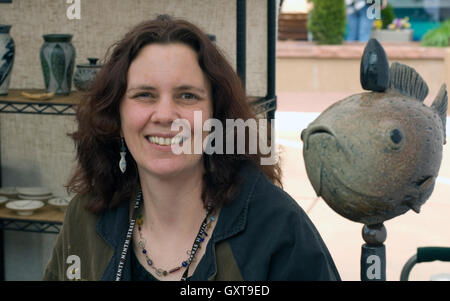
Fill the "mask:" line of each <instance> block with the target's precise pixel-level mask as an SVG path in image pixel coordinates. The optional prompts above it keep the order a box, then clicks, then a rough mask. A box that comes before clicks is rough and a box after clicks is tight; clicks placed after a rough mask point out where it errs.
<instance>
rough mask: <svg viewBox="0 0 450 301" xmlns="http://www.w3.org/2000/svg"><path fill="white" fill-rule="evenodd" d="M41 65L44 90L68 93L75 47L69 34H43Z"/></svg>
mask: <svg viewBox="0 0 450 301" xmlns="http://www.w3.org/2000/svg"><path fill="white" fill-rule="evenodd" d="M43 38H44V44H43V45H42V47H41V66H42V72H43V74H44V83H45V90H46V91H47V92H55V94H57V95H68V94H69V93H70V89H71V87H72V76H73V69H74V65H75V48H74V47H73V45H72V43H71V41H72V35H71V34H46V35H43Z"/></svg>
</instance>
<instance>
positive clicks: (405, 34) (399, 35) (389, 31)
mask: <svg viewBox="0 0 450 301" xmlns="http://www.w3.org/2000/svg"><path fill="white" fill-rule="evenodd" d="M384 25H385V24H383V21H381V22H380V21H379V20H377V21H376V22H374V30H372V38H375V39H377V40H378V41H380V42H410V41H412V39H413V35H414V30H413V29H411V23H410V22H409V18H408V17H405V18H403V19H400V18H395V19H394V20H393V21H392V22H391V23H390V24H389V25H387V28H386V29H383V26H384Z"/></svg>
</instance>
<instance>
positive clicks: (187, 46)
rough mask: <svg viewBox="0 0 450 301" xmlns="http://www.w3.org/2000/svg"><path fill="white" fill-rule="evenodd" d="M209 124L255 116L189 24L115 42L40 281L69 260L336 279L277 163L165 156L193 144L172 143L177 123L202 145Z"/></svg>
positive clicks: (102, 276) (80, 137) (181, 275)
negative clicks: (181, 122)
mask: <svg viewBox="0 0 450 301" xmlns="http://www.w3.org/2000/svg"><path fill="white" fill-rule="evenodd" d="M195 116H202V117H201V121H200V122H194V119H195ZM211 118H213V119H215V120H218V121H220V122H222V124H225V123H226V120H228V119H231V120H236V119H241V120H245V121H246V120H256V117H255V115H254V114H253V112H252V109H251V107H250V105H249V103H248V102H247V100H246V96H245V92H244V89H243V87H242V85H241V82H240V80H239V77H238V76H237V74H236V73H235V72H234V70H233V69H232V67H231V66H230V64H229V63H228V62H227V61H226V60H225V58H224V56H223V55H222V54H221V53H220V51H219V49H218V48H217V47H216V46H215V45H214V44H213V43H212V42H211V41H210V40H209V38H208V37H207V35H206V34H205V33H203V32H202V31H201V30H200V29H198V28H197V27H196V26H195V25H193V24H191V23H189V22H187V21H183V20H176V19H172V18H171V17H169V16H160V17H158V18H157V19H156V20H151V21H147V22H144V23H141V24H139V25H137V26H136V27H135V28H133V29H132V30H131V31H130V32H129V33H127V34H126V35H125V37H124V38H123V39H122V40H121V41H119V42H118V43H116V44H115V47H114V49H113V51H112V54H111V56H110V57H109V58H108V60H107V62H106V63H105V64H104V67H103V68H102V70H101V71H100V73H99V74H98V75H97V77H96V81H95V83H94V84H93V87H92V90H91V91H90V93H89V95H88V97H87V99H86V100H85V101H83V102H82V103H81V104H80V106H79V107H78V112H77V121H78V129H77V130H76V131H75V132H74V133H73V134H72V137H73V139H74V141H75V144H76V147H77V159H78V166H77V169H76V170H75V173H74V175H73V176H72V178H71V179H70V181H69V184H68V187H69V190H70V191H71V192H75V193H77V197H75V198H74V199H73V200H72V201H71V203H70V206H69V208H67V211H66V212H67V213H66V217H65V221H64V226H63V229H62V231H61V233H60V235H59V236H58V239H57V242H56V246H55V248H54V251H53V255H52V258H51V259H50V262H49V263H48V265H47V268H46V271H45V275H44V279H47V280H65V279H67V277H68V276H67V275H66V271H65V269H66V259H67V258H68V256H71V255H76V256H78V257H79V258H80V260H81V261H80V273H79V275H80V277H81V278H82V279H86V280H242V279H244V280H300V279H305V280H306V279H308V280H334V279H339V274H338V272H337V271H336V267H335V266H334V263H333V260H332V259H331V256H330V254H329V253H328V250H327V248H326V246H325V245H324V243H323V241H322V239H321V238H320V235H319V234H318V233H317V230H316V229H315V228H314V226H313V225H312V223H311V221H310V220H309V219H308V217H307V216H306V215H305V214H304V212H303V210H302V209H301V208H300V207H299V206H298V205H297V203H296V202H295V201H294V200H293V199H292V198H291V197H290V196H288V195H287V194H286V193H285V192H284V191H282V189H281V188H280V187H279V186H281V180H280V179H281V175H280V168H279V165H278V163H276V162H274V164H272V165H261V164H260V161H261V160H260V159H261V158H263V157H264V156H265V153H264V152H262V151H261V150H260V149H258V150H257V151H256V152H253V153H248V152H238V151H237V150H238V147H242V145H240V146H238V145H234V144H233V148H234V151H233V152H227V153H226V154H225V153H224V152H222V153H220V152H218V153H212V154H211V153H207V152H204V151H203V152H190V153H183V154H175V153H173V152H172V145H173V144H183V145H185V144H186V145H188V146H190V147H191V148H194V147H195V136H196V135H194V141H192V140H185V139H184V137H181V139H180V138H179V137H177V136H176V135H177V134H178V133H179V132H178V131H175V130H173V129H172V125H173V123H174V122H175V121H176V120H185V121H186V122H187V123H188V124H189V126H190V129H191V132H192V133H190V134H193V133H197V132H200V133H201V134H200V135H197V136H199V137H200V139H204V138H205V137H206V136H207V135H208V132H209V130H204V128H205V127H204V121H205V120H207V119H211ZM236 131H237V129H236ZM223 135H225V133H223ZM216 137H217V136H216ZM222 138H223V137H222ZM248 139H249V138H248V137H245V140H244V147H243V149H244V150H248V149H249V147H248V145H249V140H248ZM224 140H225V139H222V141H224ZM233 142H234V141H233ZM189 144H190V145H189ZM227 147H229V145H227V143H224V145H223V148H224V149H227V150H228V148H227ZM263 153H264V154H263ZM119 162H120V163H119ZM261 233H264V235H261ZM71 277H72V276H71ZM70 279H72V278H70Z"/></svg>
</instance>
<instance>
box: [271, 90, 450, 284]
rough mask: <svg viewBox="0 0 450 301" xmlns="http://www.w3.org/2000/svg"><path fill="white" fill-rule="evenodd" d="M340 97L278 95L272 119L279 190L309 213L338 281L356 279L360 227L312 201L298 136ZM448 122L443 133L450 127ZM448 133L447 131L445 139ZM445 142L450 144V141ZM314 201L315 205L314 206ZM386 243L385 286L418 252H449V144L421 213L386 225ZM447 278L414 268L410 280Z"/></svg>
mask: <svg viewBox="0 0 450 301" xmlns="http://www.w3.org/2000/svg"><path fill="white" fill-rule="evenodd" d="M346 96H348V94H345V93H321V94H319V93H286V92H285V93H282V92H279V93H278V109H277V113H276V119H277V121H276V124H277V143H278V144H279V148H280V151H281V160H282V161H281V162H282V168H283V172H284V176H283V179H284V188H285V190H286V191H287V192H288V193H289V194H290V195H291V196H293V197H294V198H295V199H296V200H297V201H298V203H299V204H300V206H302V208H303V209H304V210H305V211H306V212H307V213H308V216H309V217H310V218H311V220H312V221H313V223H314V224H315V226H316V227H317V229H318V230H319V232H320V234H321V235H322V238H323V239H324V241H325V243H326V244H327V246H328V248H329V250H330V252H331V254H332V256H333V259H334V260H335V263H336V265H337V268H338V270H339V272H340V274H341V277H342V279H343V280H359V279H360V256H361V245H362V244H363V243H364V241H363V239H362V237H361V230H362V224H359V223H355V222H351V221H349V220H346V219H345V218H343V217H341V216H340V215H338V214H337V213H335V212H334V211H333V210H331V209H330V208H329V207H328V206H327V204H326V203H325V202H324V201H323V200H322V199H317V198H316V195H315V192H314V190H313V189H312V186H311V184H310V182H309V180H308V178H307V175H306V171H305V166H304V162H303V155H302V144H301V141H300V139H299V135H300V132H301V130H302V129H303V128H305V127H306V126H307V125H308V123H309V122H311V121H312V120H314V118H315V117H316V116H317V115H318V114H319V112H321V111H323V110H324V109H325V108H327V107H328V106H329V105H331V104H332V103H334V102H336V101H338V100H340V99H342V98H344V97H346ZM431 101H432V100H431V99H430V98H427V100H426V101H425V103H426V104H428V105H429V104H430V102H431ZM449 123H450V122H449V121H447V128H448V125H449ZM449 133H450V131H449V130H447V136H448V135H449ZM447 140H449V141H450V139H449V138H447ZM315 200H317V201H315ZM385 226H386V229H387V234H388V236H387V240H386V242H385V246H386V255H387V268H386V275H387V280H399V278H400V272H401V269H402V267H403V265H404V264H405V263H406V261H407V260H408V259H409V258H410V257H411V256H412V255H414V254H415V253H416V250H417V247H421V246H444V247H450V144H447V145H444V157H443V161H442V165H441V170H440V173H439V178H438V181H437V183H436V186H435V189H434V192H433V194H432V196H431V197H430V199H429V200H428V201H427V203H425V205H423V206H422V209H421V213H420V214H416V213H414V212H412V211H411V210H410V211H408V212H407V213H406V214H404V215H401V216H398V217H396V218H394V219H392V220H390V221H386V222H385ZM440 273H448V274H450V263H443V262H439V261H437V262H432V263H421V264H418V265H416V267H415V268H414V269H413V270H412V272H411V274H410V280H429V279H430V277H431V275H434V274H440Z"/></svg>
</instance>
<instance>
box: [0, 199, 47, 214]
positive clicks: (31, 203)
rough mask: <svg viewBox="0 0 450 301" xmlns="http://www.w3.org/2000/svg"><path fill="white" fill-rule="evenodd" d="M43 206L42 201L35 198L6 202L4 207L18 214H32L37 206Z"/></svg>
mask: <svg viewBox="0 0 450 301" xmlns="http://www.w3.org/2000/svg"><path fill="white" fill-rule="evenodd" d="M42 207H44V203H43V202H41V201H36V200H18V201H9V202H8V203H6V208H8V209H11V210H12V211H14V212H16V213H17V214H18V215H32V214H33V212H34V211H35V210H37V209H39V208H42Z"/></svg>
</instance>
